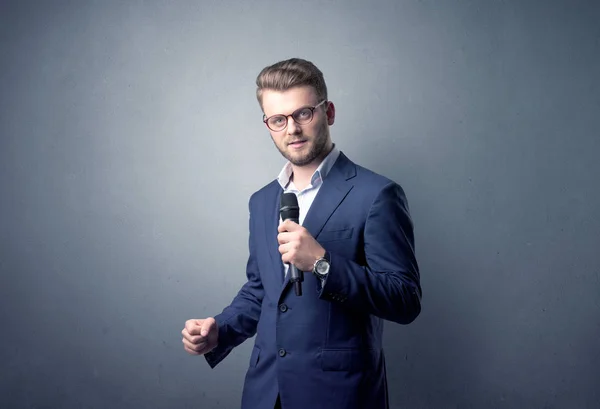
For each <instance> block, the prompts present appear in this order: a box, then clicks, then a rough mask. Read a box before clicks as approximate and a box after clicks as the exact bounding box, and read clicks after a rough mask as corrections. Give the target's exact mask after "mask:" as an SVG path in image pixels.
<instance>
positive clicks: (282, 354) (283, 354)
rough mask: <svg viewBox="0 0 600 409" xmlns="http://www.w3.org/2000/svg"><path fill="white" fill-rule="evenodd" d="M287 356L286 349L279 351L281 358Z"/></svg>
mask: <svg viewBox="0 0 600 409" xmlns="http://www.w3.org/2000/svg"><path fill="white" fill-rule="evenodd" d="M285 354H286V352H285V349H283V348H281V349H280V350H279V356H281V357H284V356H285Z"/></svg>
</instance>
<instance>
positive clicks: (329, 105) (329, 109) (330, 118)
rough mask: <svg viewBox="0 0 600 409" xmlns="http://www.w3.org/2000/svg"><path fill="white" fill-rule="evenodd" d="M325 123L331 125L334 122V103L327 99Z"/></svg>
mask: <svg viewBox="0 0 600 409" xmlns="http://www.w3.org/2000/svg"><path fill="white" fill-rule="evenodd" d="M326 112H327V124H328V125H329V126H331V125H333V123H334V122H335V105H333V102H331V101H327V111H326Z"/></svg>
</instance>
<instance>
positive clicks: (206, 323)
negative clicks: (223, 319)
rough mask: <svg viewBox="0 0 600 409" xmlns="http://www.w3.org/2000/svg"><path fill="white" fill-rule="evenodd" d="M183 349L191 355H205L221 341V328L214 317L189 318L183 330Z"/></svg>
mask: <svg viewBox="0 0 600 409" xmlns="http://www.w3.org/2000/svg"><path fill="white" fill-rule="evenodd" d="M181 334H183V349H185V350H186V351H187V352H188V353H189V354H191V355H204V354H206V353H207V352H210V351H211V350H212V349H213V348H214V347H216V346H217V343H218V342H219V329H218V327H217V322H216V321H215V319H214V318H212V317H210V318H206V319H203V320H187V321H186V322H185V327H184V328H183V330H182V331H181Z"/></svg>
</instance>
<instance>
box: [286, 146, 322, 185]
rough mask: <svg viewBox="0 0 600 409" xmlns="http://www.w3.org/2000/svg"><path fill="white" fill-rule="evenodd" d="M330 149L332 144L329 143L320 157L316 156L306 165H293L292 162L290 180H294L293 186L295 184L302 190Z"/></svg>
mask: <svg viewBox="0 0 600 409" xmlns="http://www.w3.org/2000/svg"><path fill="white" fill-rule="evenodd" d="M332 150H333V144H331V145H330V146H329V149H327V150H326V151H325V152H324V153H323V154H322V155H321V156H320V157H318V158H316V159H315V160H314V161H312V162H311V163H309V164H308V165H305V166H295V165H293V164H292V177H291V179H290V180H292V181H293V182H294V186H296V189H298V190H299V191H302V190H303V189H304V188H305V187H306V186H308V185H309V184H310V180H311V179H312V175H313V174H314V173H315V171H316V170H317V168H318V167H319V165H320V164H321V163H323V161H324V160H325V158H326V157H327V155H329V154H330V153H331V151H332Z"/></svg>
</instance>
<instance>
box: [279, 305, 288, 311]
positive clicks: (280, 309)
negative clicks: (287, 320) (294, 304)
mask: <svg viewBox="0 0 600 409" xmlns="http://www.w3.org/2000/svg"><path fill="white" fill-rule="evenodd" d="M287 309H288V307H287V305H285V304H281V305H280V306H279V311H281V312H286V311H287Z"/></svg>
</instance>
